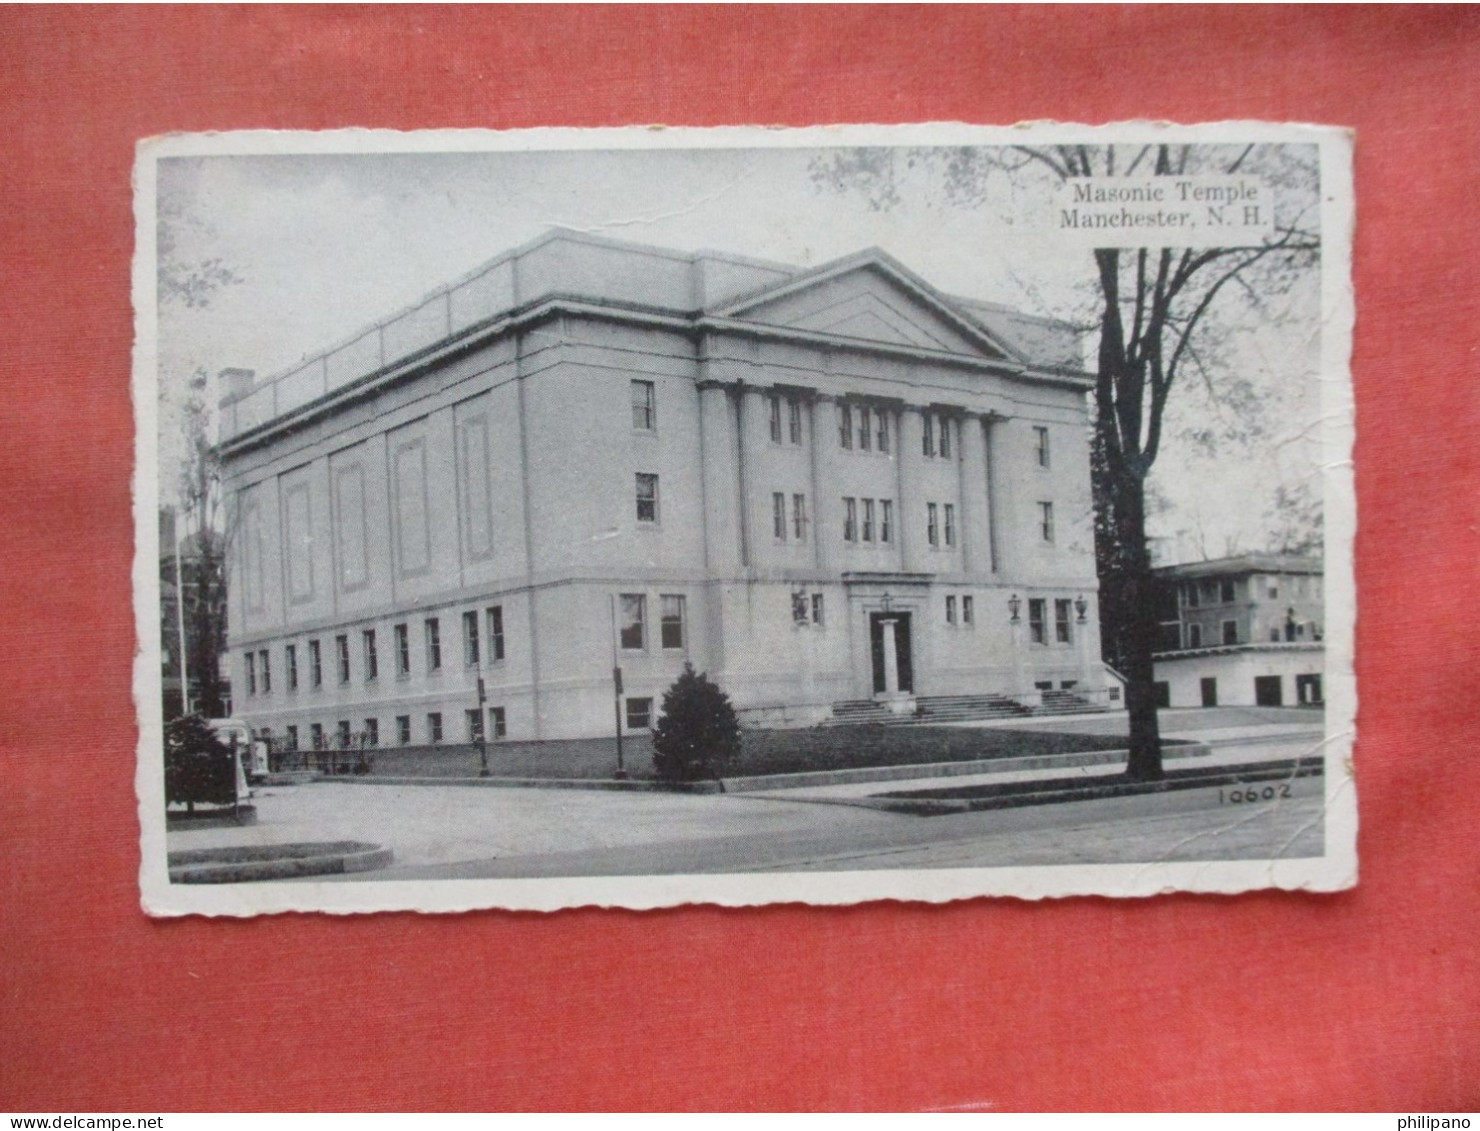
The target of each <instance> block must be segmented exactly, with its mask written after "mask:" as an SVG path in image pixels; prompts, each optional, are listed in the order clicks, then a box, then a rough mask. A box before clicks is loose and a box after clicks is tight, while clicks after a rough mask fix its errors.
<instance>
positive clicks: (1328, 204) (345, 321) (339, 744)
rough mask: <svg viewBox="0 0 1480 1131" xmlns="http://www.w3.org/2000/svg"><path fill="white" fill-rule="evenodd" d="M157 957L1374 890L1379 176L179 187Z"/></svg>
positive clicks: (138, 387) (158, 143) (175, 141)
mask: <svg viewBox="0 0 1480 1131" xmlns="http://www.w3.org/2000/svg"><path fill="white" fill-rule="evenodd" d="M136 199H137V229H138V248H137V257H136V265H135V277H134V294H135V298H136V309H137V326H138V338H137V346H136V357H135V376H134V388H135V406H136V412H137V417H138V469H137V476H136V492H135V502H136V519H137V530H138V556H137V560H136V565H135V586H136V612H137V618H138V626H139V638H140V652H139V659H138V663H137V669H136V674H135V689H136V698H137V704H138V711H139V720H140V745H139V767H138V776H137V783H138V798H139V813H140V820H141V824H142V841H141V844H142V866H141V884H142V895H143V904H144V907H145V909H146V910H147V911H148V912H149V913H151V914H156V915H181V914H193V913H199V914H209V915H253V914H259V913H265V912H277V911H289V910H293V911H327V912H358V911H379V910H400V909H415V910H423V911H458V910H468V909H476V908H515V909H536V910H543V909H555V908H562V907H573V906H582V905H606V906H617V907H629V908H655V907H664V906H672V905H678V904H683V903H691V902H708V903H718V904H727V905H746V904H758V903H767V902H776V901H801V902H807V903H814V904H835V903H852V902H858V901H863V900H878V899H891V900H914V901H931V902H936V901H944V900H953V899H961V898H967V897H972V896H983V895H996V896H1017V897H1025V898H1039V897H1044V896H1066V895H1075V894H1098V895H1108V896H1144V895H1151V894H1155V893H1159V892H1166V891H1198V892H1236V891H1243V890H1247V889H1252V888H1265V887H1275V888H1291V889H1295V888H1298V889H1306V890H1312V891H1330V890H1336V889H1340V888H1345V887H1349V886H1350V885H1352V884H1353V883H1355V882H1356V875H1357V866H1356V798H1355V792H1354V779H1353V769H1352V761H1351V755H1352V747H1353V740H1354V731H1353V724H1354V719H1355V715H1356V687H1355V682H1354V675H1353V665H1352V639H1353V623H1354V619H1355V609H1356V595H1355V589H1354V581H1353V573H1352V540H1353V534H1354V530H1355V523H1356V509H1355V501H1354V496H1353V488H1352V475H1351V465H1350V455H1351V450H1352V439H1353V431H1352V429H1353V417H1352V400H1351V382H1350V376H1349V368H1348V367H1349V355H1350V341H1351V328H1352V318H1353V304H1352V293H1351V275H1350V266H1351V240H1352V226H1353V219H1354V213H1353V199H1352V170H1351V138H1350V137H1349V136H1348V135H1347V134H1345V133H1344V132H1342V131H1340V130H1338V129H1334V128H1327V127H1318V126H1303V125H1274V124H1267V123H1253V122H1231V123H1219V124H1214V125H1198V126H1171V125H1165V124H1149V123H1129V124H1123V125H1116V126H1100V127H1090V126H1076V125H1066V124H1034V125H1026V126H1016V127H1003V128H988V127H978V126H966V125H959V124H934V125H921V126H898V127H854V126H846V127H842V126H840V127H826V128H815V129H800V130H776V129H769V130H768V129H759V128H753V129H752V128H731V129H717V130H694V129H665V128H650V129H625V130H535V131H524V132H513V133H493V132H478V131H456V132H428V133H409V134H403V133H390V132H375V131H343V132H331V133H276V132H247V133H225V134H211V135H198V136H172V137H165V138H157V139H152V140H149V141H145V142H143V143H141V145H140V147H139V153H138V163H137V167H136Z"/></svg>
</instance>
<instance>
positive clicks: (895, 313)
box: [711, 253, 1009, 358]
mask: <svg viewBox="0 0 1480 1131" xmlns="http://www.w3.org/2000/svg"><path fill="white" fill-rule="evenodd" d="M711 313H714V314H717V315H720V316H723V317H725V318H731V319H735V320H737V321H743V322H757V323H761V324H763V325H767V326H772V327H776V328H780V329H789V330H798V331H804V332H806V333H810V334H822V335H826V336H829V337H836V338H846V339H851V340H854V341H861V342H874V343H878V344H881V345H889V346H899V347H906V348H910V349H921V350H931V351H940V352H945V353H956V354H965V355H968V356H971V357H978V358H1004V357H1007V356H1009V354H1008V350H1007V349H1006V348H1005V347H1004V346H1003V345H1002V344H1001V343H999V342H997V341H995V340H994V339H993V338H992V337H991V336H990V335H989V334H988V333H987V332H986V331H985V330H984V329H983V328H982V327H981V326H979V325H978V324H977V323H975V322H973V321H971V320H969V319H968V318H966V317H965V316H964V315H962V314H961V313H960V312H958V311H957V310H955V308H954V307H952V306H951V304H950V303H949V302H948V301H946V300H945V299H944V298H943V297H942V296H941V295H940V294H939V292H937V291H935V289H934V288H932V287H930V286H929V285H928V284H926V283H925V282H924V281H923V280H921V279H919V278H918V277H917V276H915V275H914V274H913V273H912V272H909V271H907V270H906V269H904V268H902V267H901V266H899V265H898V264H896V263H895V262H894V261H893V260H891V259H889V258H888V257H886V256H883V255H882V254H880V253H871V254H869V255H867V256H864V257H854V258H853V259H852V260H849V261H842V262H839V263H837V264H832V265H829V266H828V267H824V268H820V269H818V270H817V271H814V272H809V273H808V274H806V275H803V276H800V277H798V278H795V279H791V280H788V281H787V282H786V283H784V284H780V285H778V286H775V287H772V288H769V289H768V290H766V291H764V292H761V293H759V294H753V295H751V296H749V297H748V298H745V299H742V300H740V301H738V302H735V303H732V304H730V305H728V306H727V307H725V308H724V309H722V310H716V311H712V312H711Z"/></svg>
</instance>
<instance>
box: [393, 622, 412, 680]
mask: <svg viewBox="0 0 1480 1131" xmlns="http://www.w3.org/2000/svg"><path fill="white" fill-rule="evenodd" d="M395 632H396V674H397V675H410V674H411V633H410V632H409V631H407V628H406V626H405V625H404V624H398V625H396V629H395Z"/></svg>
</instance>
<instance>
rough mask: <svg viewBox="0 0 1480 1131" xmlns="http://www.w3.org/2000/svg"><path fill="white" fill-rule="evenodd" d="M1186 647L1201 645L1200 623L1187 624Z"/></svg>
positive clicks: (1198, 646)
mask: <svg viewBox="0 0 1480 1131" xmlns="http://www.w3.org/2000/svg"><path fill="white" fill-rule="evenodd" d="M1187 647H1189V648H1201V647H1202V625H1200V624H1189V625H1188V626H1187Z"/></svg>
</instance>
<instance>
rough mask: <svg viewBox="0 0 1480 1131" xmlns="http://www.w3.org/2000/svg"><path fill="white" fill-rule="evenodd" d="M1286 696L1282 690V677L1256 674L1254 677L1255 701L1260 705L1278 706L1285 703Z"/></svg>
mask: <svg viewBox="0 0 1480 1131" xmlns="http://www.w3.org/2000/svg"><path fill="white" fill-rule="evenodd" d="M1284 700H1285V697H1284V694H1283V693H1282V692H1281V690H1280V677H1279V676H1277V675H1256V676H1255V677H1254V702H1255V703H1256V704H1257V705H1258V706H1260V707H1278V706H1281V705H1282V704H1283V703H1284Z"/></svg>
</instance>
